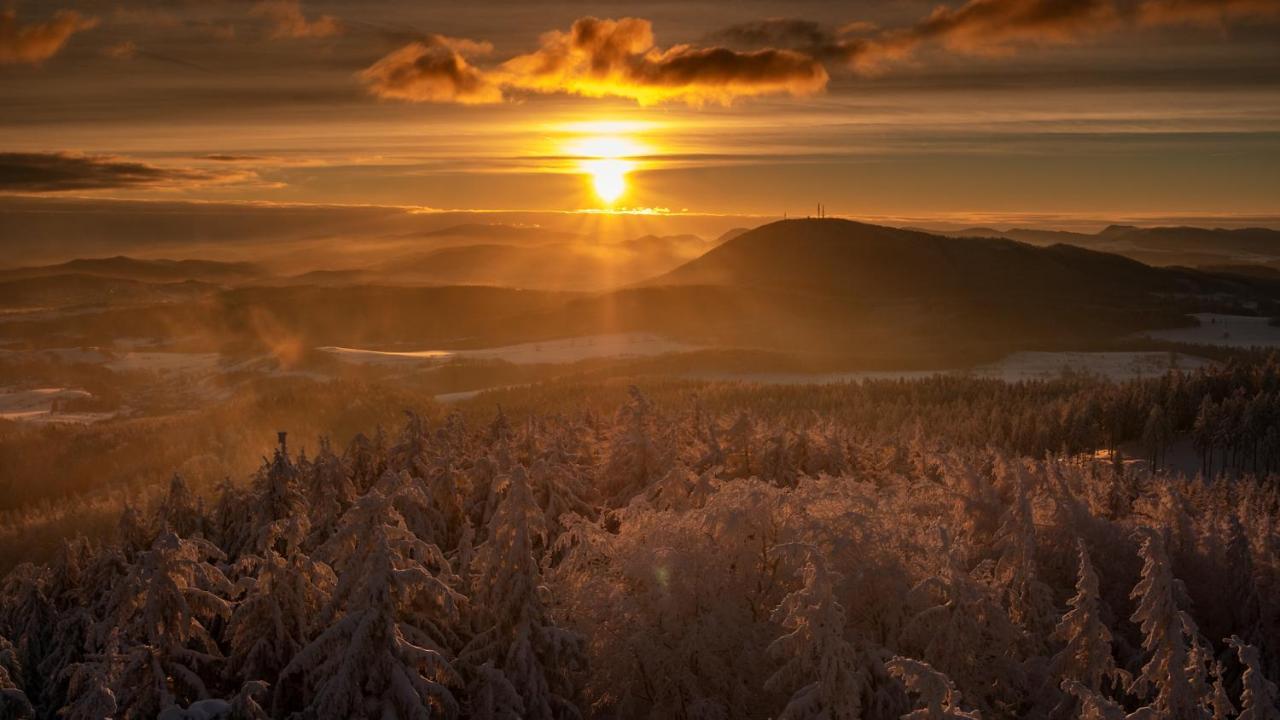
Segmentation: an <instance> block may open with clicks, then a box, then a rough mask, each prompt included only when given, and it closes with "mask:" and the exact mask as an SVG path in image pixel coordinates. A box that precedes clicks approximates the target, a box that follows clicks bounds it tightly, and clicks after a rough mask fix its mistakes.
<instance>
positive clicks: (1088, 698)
mask: <svg viewBox="0 0 1280 720" xmlns="http://www.w3.org/2000/svg"><path fill="white" fill-rule="evenodd" d="M1062 692H1063V693H1065V694H1067V695H1068V696H1070V697H1071V698H1072V699H1073V701H1074V702H1075V705H1076V707H1077V708H1078V710H1077V712H1076V713H1075V714H1074V715H1071V716H1070V717H1073V718H1078V720H1127V718H1128V717H1129V716H1128V715H1126V714H1125V711H1124V708H1122V707H1120V706H1119V705H1117V704H1116V703H1114V702H1112V701H1111V700H1110V699H1109V698H1107V697H1106V696H1105V695H1102V694H1100V693H1098V692H1096V691H1094V690H1091V689H1089V688H1088V687H1087V686H1085V685H1084V684H1083V683H1081V682H1079V681H1077V680H1070V679H1067V680H1063V681H1062Z"/></svg>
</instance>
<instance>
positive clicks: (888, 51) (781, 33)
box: [712, 0, 1280, 71]
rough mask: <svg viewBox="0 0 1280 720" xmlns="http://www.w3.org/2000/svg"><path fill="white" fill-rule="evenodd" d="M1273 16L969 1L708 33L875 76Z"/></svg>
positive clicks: (1268, 9) (1095, 1) (1231, 10)
mask: <svg viewBox="0 0 1280 720" xmlns="http://www.w3.org/2000/svg"><path fill="white" fill-rule="evenodd" d="M1255 18H1256V19H1269V18H1280V0H968V1H967V2H965V3H962V4H960V5H958V6H952V5H939V6H937V7H936V8H935V9H934V10H933V11H932V12H931V13H929V14H928V15H926V16H925V17H923V18H921V19H920V20H919V21H918V22H916V23H914V24H912V25H908V26H905V27H899V28H892V29H887V30H878V29H876V28H874V26H870V25H867V24H865V23H854V24H850V25H846V26H844V27H843V28H839V29H833V28H830V27H827V26H824V25H821V24H819V23H815V22H811V21H808V20H798V19H792V18H774V19H767V20H759V21H753V22H746V23H740V24H737V25H733V26H730V27H728V28H725V29H723V30H721V31H719V32H717V33H714V34H713V35H712V37H713V38H715V39H718V40H721V41H723V42H726V43H728V44H730V45H732V46H735V47H762V46H765V47H784V48H791V49H794V50H797V51H800V52H804V53H806V54H808V55H811V56H813V57H816V58H821V59H824V60H829V61H833V62H839V63H842V64H848V65H849V66H851V67H853V68H854V69H857V70H861V71H877V70H880V69H883V67H884V66H885V65H886V64H888V63H891V62H893V61H902V60H908V59H910V58H912V57H913V56H915V55H916V54H917V53H918V52H919V51H921V50H923V49H925V48H928V47H936V48H940V49H942V50H944V51H948V52H954V53H962V54H969V55H993V56H1001V55H1009V54H1012V53H1014V52H1015V51H1017V50H1018V49H1019V48H1021V47H1024V46H1043V45H1066V44H1074V43H1082V42H1088V41H1090V40H1093V39H1095V38H1097V37H1098V36H1101V35H1103V34H1105V33H1109V32H1113V31H1115V30H1117V29H1123V28H1127V29H1130V30H1134V29H1137V28H1140V27H1143V26H1152V25H1170V24H1194V25H1205V26H1221V25H1225V24H1227V23H1229V22H1232V21H1237V20H1242V19H1255Z"/></svg>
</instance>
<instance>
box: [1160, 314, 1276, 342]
mask: <svg viewBox="0 0 1280 720" xmlns="http://www.w3.org/2000/svg"><path fill="white" fill-rule="evenodd" d="M1195 318H1196V319H1197V320H1199V321H1200V327H1194V328H1175V329H1172V330H1152V331H1150V332H1147V333H1145V335H1147V337H1151V338H1155V339H1156V340H1169V341H1172V342H1182V343H1194V344H1197V345H1223V346H1226V347H1238V348H1247V347H1280V327H1272V326H1271V325H1270V324H1268V323H1269V318H1264V317H1252V316H1249V315H1217V314H1213V313H1201V314H1198V315H1196V316H1195Z"/></svg>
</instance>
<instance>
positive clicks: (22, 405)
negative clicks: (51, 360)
mask: <svg viewBox="0 0 1280 720" xmlns="http://www.w3.org/2000/svg"><path fill="white" fill-rule="evenodd" d="M87 397H92V395H90V394H89V393H87V392H85V391H84V390H73V389H70V388H36V389H34V390H0V419H4V420H19V421H22V422H39V423H51V422H60V423H91V422H97V421H98V420H104V419H106V418H109V417H111V415H112V413H101V412H54V411H53V405H54V403H55V402H57V401H58V400H73V399H80V398H87Z"/></svg>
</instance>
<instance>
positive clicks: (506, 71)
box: [363, 17, 828, 105]
mask: <svg viewBox="0 0 1280 720" xmlns="http://www.w3.org/2000/svg"><path fill="white" fill-rule="evenodd" d="M461 42H463V41H458V40H449V41H448V42H444V41H443V40H440V39H437V40H436V41H435V42H433V43H431V44H428V43H424V42H416V43H411V44H410V45H408V46H405V47H403V48H401V49H399V50H397V51H395V52H393V53H391V54H390V55H388V56H387V57H385V58H383V59H382V60H380V61H378V63H376V64H375V65H373V66H372V67H370V68H369V69H368V70H366V71H365V72H364V73H363V77H364V79H365V81H366V83H367V84H368V85H369V88H370V91H371V92H373V93H374V94H375V95H378V96H379V97H387V98H394V99H399V100H419V101H424V100H425V101H435V102H448V101H453V102H498V101H501V100H503V99H504V98H505V97H506V95H507V93H509V92H531V93H566V94H571V95H580V96H585V97H623V98H629V99H632V100H635V101H637V102H640V103H642V104H651V103H659V102H667V101H677V102H685V103H688V104H691V105H699V104H702V103H707V102H715V103H722V104H728V103H730V102H732V101H733V100H735V99H737V98H742V97H751V96H757V95H771V94H792V95H809V94H812V93H815V92H819V91H821V90H822V89H824V88H825V87H826V84H827V80H828V76H827V71H826V69H825V68H824V67H823V66H822V63H821V62H819V61H818V60H817V59H815V58H814V57H813V56H811V55H809V54H806V53H803V52H799V51H794V50H780V49H774V48H766V49H761V50H754V51H749V52H742V51H737V50H730V49H727V48H722V47H694V46H691V45H676V46H673V47H670V48H667V49H665V50H664V49H661V48H658V47H657V46H656V45H655V43H654V37H653V28H652V25H651V24H650V23H649V21H648V20H642V19H639V18H623V19H620V20H602V19H598V18H593V17H587V18H580V19H579V20H577V21H575V22H574V23H573V26H572V27H571V28H570V29H569V30H568V31H567V32H566V31H559V30H556V31H552V32H549V33H545V34H544V35H543V36H542V38H541V42H540V47H539V48H538V49H537V50H536V51H534V52H532V53H528V54H525V55H519V56H516V57H514V58H511V59H510V60H508V61H506V62H504V63H502V64H500V65H498V66H496V67H493V68H490V69H481V68H477V67H474V66H472V65H471V64H470V63H468V62H467V61H466V59H465V58H464V57H463V55H464V53H466V49H465V48H463V47H462V46H460V45H459V43H461Z"/></svg>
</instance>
